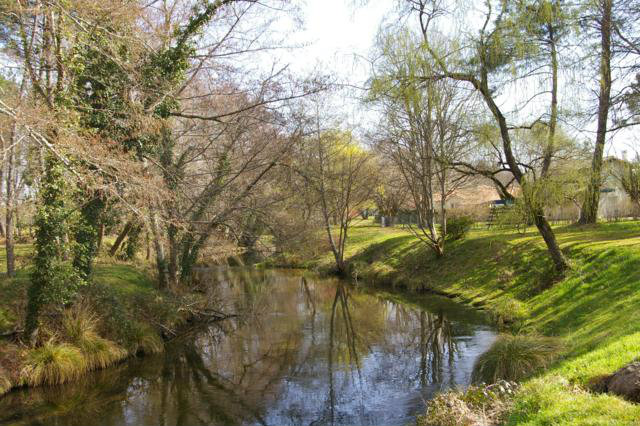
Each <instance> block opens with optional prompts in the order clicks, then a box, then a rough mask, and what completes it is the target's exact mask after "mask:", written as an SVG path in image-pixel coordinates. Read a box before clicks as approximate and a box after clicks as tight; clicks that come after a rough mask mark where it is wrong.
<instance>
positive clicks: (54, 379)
mask: <svg viewBox="0 0 640 426" xmlns="http://www.w3.org/2000/svg"><path fill="white" fill-rule="evenodd" d="M26 358H27V361H26V364H25V366H24V368H23V369H22V372H21V374H20V375H21V378H22V381H23V382H24V383H25V384H28V385H29V386H38V385H42V384H48V385H57V384H61V383H65V382H69V381H72V380H76V379H78V378H79V377H80V376H81V375H82V374H84V372H85V371H86V369H87V368H86V367H87V365H86V362H85V359H84V357H83V356H82V352H80V350H79V349H78V348H76V347H75V346H72V345H70V344H68V343H54V342H53V340H49V341H48V342H47V343H45V344H44V345H43V346H41V347H39V348H36V349H31V350H29V351H28V353H27V356H26Z"/></svg>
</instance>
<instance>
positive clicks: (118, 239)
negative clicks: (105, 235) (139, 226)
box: [109, 220, 133, 256]
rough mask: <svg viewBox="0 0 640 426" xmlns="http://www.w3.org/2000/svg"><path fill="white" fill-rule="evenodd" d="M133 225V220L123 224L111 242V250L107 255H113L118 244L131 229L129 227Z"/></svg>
mask: <svg viewBox="0 0 640 426" xmlns="http://www.w3.org/2000/svg"><path fill="white" fill-rule="evenodd" d="M132 226H133V221H131V220H130V221H128V222H127V223H126V224H125V225H124V228H123V229H122V231H121V232H120V234H119V235H118V238H116V242H115V243H113V247H111V250H110V251H109V255H110V256H115V255H116V253H117V251H118V249H119V248H120V245H121V244H122V242H123V241H124V239H125V238H126V237H127V235H128V234H129V232H130V231H131V227H132Z"/></svg>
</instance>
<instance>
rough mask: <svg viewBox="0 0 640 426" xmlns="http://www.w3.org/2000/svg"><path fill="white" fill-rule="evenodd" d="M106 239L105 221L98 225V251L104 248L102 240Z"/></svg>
mask: <svg viewBox="0 0 640 426" xmlns="http://www.w3.org/2000/svg"><path fill="white" fill-rule="evenodd" d="M103 240H104V223H100V225H98V243H97V247H96V251H98V252H99V251H100V249H101V248H102V241H103Z"/></svg>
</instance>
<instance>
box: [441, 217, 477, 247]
mask: <svg viewBox="0 0 640 426" xmlns="http://www.w3.org/2000/svg"><path fill="white" fill-rule="evenodd" d="M474 223H475V220H474V219H473V218H472V217H470V216H454V217H450V218H449V219H447V235H446V238H447V239H448V240H449V241H457V240H461V239H463V238H465V237H466V236H467V234H468V233H469V231H470V230H471V227H472V226H473V224H474Z"/></svg>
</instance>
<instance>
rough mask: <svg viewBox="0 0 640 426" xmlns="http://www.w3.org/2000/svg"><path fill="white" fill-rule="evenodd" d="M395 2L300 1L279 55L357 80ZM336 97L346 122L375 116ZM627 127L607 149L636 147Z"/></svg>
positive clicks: (365, 73) (296, 65) (300, 67)
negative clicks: (295, 25)
mask: <svg viewBox="0 0 640 426" xmlns="http://www.w3.org/2000/svg"><path fill="white" fill-rule="evenodd" d="M396 5H397V2H396V1H395V0H368V1H366V0H306V1H302V2H300V12H301V17H302V20H303V26H302V28H300V29H297V30H295V31H293V32H292V37H291V41H292V42H293V43H297V44H303V45H304V46H303V47H300V48H297V49H293V50H291V51H289V52H288V53H287V54H284V55H283V56H282V59H283V60H284V61H286V62H287V63H289V64H290V66H291V69H292V70H294V71H295V72H297V73H300V74H305V73H308V72H310V71H312V70H313V69H322V71H323V72H324V73H326V74H331V75H333V76H335V77H336V79H337V80H339V81H341V82H347V83H348V84H350V85H353V86H363V85H364V84H365V83H366V80H367V78H368V77H369V72H370V67H369V63H368V62H367V60H366V58H368V57H370V56H371V51H372V48H373V46H374V43H375V40H376V35H377V33H378V30H379V28H380V26H381V24H383V23H385V22H390V21H392V20H393V19H396V17H397V13H396V10H395V7H396ZM469 12H472V11H466V12H465V13H466V14H467V18H468V16H469ZM445 25H447V23H445ZM514 90H515V92H518V91H521V90H522V87H520V88H515V89H512V90H510V92H511V93H510V94H508V95H506V96H505V97H504V99H502V103H503V105H504V106H505V109H508V106H509V102H511V101H512V99H513V98H512V96H513V95H514V93H515V92H514ZM350 93H351V94H356V95H358V94H359V95H362V94H363V93H364V92H362V91H358V90H352V91H350ZM339 103H341V105H339V106H337V108H339V109H341V111H344V113H345V114H346V115H348V116H349V119H348V121H349V122H359V123H358V124H362V125H364V126H365V127H366V126H367V124H368V123H371V122H374V121H376V114H375V112H373V111H370V110H367V108H366V106H363V105H362V104H361V103H360V102H358V100H357V99H353V98H352V97H351V96H349V95H345V96H343V97H342V98H341V99H340V100H339ZM594 124H595V123H594ZM590 127H591V126H590ZM594 130H595V127H594ZM633 133H634V132H633ZM633 133H632V132H627V133H626V134H625V133H622V134H620V133H618V134H616V135H615V137H614V138H612V140H611V141H610V143H608V144H607V153H608V154H616V155H621V154H622V151H625V150H626V151H633V150H634V149H640V147H638V139H637V137H636V136H635V134H633ZM580 137H581V138H587V139H591V140H592V139H593V137H594V134H593V132H592V131H591V130H588V131H586V132H583V133H582V134H581V135H580ZM636 147H638V148H636Z"/></svg>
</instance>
